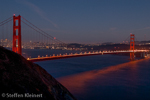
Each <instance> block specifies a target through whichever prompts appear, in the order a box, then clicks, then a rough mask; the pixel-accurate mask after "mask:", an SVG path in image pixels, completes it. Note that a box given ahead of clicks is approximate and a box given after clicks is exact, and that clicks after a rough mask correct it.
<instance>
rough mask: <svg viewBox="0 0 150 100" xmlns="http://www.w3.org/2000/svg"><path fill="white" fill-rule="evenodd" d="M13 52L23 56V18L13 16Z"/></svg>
mask: <svg viewBox="0 0 150 100" xmlns="http://www.w3.org/2000/svg"><path fill="white" fill-rule="evenodd" d="M12 51H14V52H16V53H18V54H20V55H22V49H21V16H20V15H19V16H15V15H14V16H13V47H12Z"/></svg>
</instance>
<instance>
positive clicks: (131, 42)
mask: <svg viewBox="0 0 150 100" xmlns="http://www.w3.org/2000/svg"><path fill="white" fill-rule="evenodd" d="M130 50H133V52H131V53H130V60H134V34H132V33H131V34H130Z"/></svg>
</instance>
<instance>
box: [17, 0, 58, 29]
mask: <svg viewBox="0 0 150 100" xmlns="http://www.w3.org/2000/svg"><path fill="white" fill-rule="evenodd" d="M16 2H19V3H22V4H25V5H27V6H28V7H30V8H31V9H33V11H35V12H36V13H37V14H38V15H39V16H40V17H41V18H43V19H45V20H46V21H48V22H50V23H51V24H52V25H53V26H54V27H55V28H58V26H57V24H55V23H54V22H52V21H51V20H50V19H49V18H48V17H47V16H46V14H45V12H44V11H43V10H42V9H40V8H39V7H38V6H36V5H35V4H33V3H31V2H28V1H26V0H22V1H20V0H19V1H18V0H16Z"/></svg>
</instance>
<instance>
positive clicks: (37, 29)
mask: <svg viewBox="0 0 150 100" xmlns="http://www.w3.org/2000/svg"><path fill="white" fill-rule="evenodd" d="M22 19H23V20H25V21H26V22H27V23H29V24H30V25H29V24H27V23H25V22H24V21H23V20H22V22H23V23H24V24H26V25H27V26H29V27H30V28H32V29H34V30H35V31H37V32H38V33H40V34H43V35H44V36H46V37H49V38H50V39H54V41H56V42H57V43H62V44H65V43H64V42H62V41H60V40H58V39H55V37H53V36H51V35H49V34H48V33H46V32H44V31H43V30H41V29H40V28H38V27H37V26H35V25H34V24H32V23H31V22H30V21H28V20H27V19H25V18H24V17H22ZM31 25H32V26H31ZM35 28H36V29H35ZM40 31H41V32H40Z"/></svg>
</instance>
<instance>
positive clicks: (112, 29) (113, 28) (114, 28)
mask: <svg viewBox="0 0 150 100" xmlns="http://www.w3.org/2000/svg"><path fill="white" fill-rule="evenodd" d="M116 29H117V28H116V27H112V28H110V29H109V30H111V31H114V30H116Z"/></svg>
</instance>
